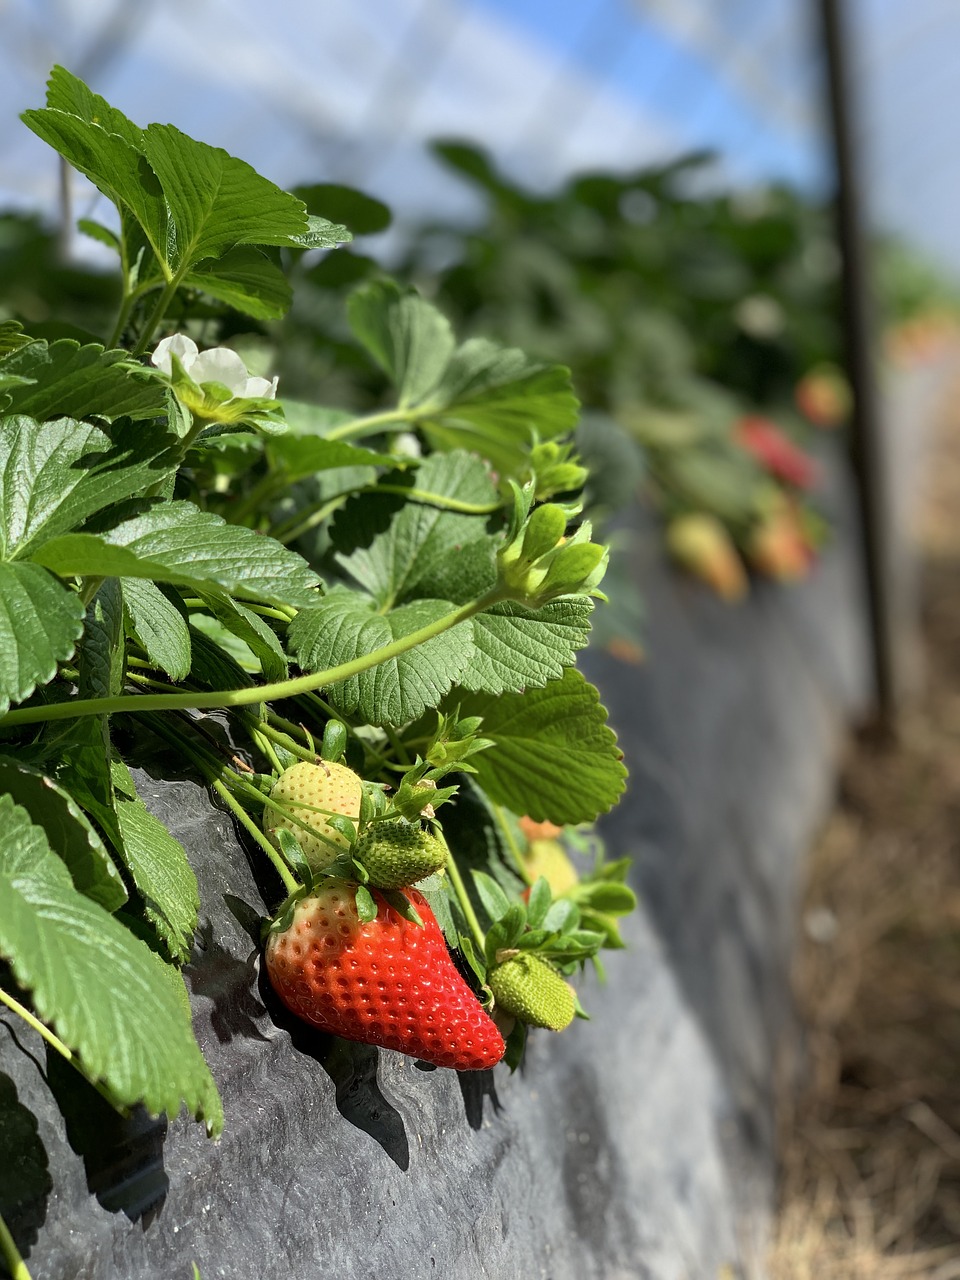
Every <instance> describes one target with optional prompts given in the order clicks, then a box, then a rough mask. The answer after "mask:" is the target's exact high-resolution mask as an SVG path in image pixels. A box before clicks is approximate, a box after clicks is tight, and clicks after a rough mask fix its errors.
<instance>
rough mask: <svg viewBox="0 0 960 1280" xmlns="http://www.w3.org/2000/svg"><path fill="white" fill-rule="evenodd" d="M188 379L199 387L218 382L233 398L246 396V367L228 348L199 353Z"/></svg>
mask: <svg viewBox="0 0 960 1280" xmlns="http://www.w3.org/2000/svg"><path fill="white" fill-rule="evenodd" d="M190 377H191V378H192V379H193V380H194V382H196V383H199V384H200V385H201V386H202V385H203V383H205V382H219V383H220V384H221V386H224V387H226V388H227V390H228V391H230V392H231V393H232V394H233V395H235V396H244V395H246V394H247V392H246V386H247V383H248V381H249V375H248V373H247V366H246V365H245V364H244V363H243V361H242V360H241V359H240V357H239V356H238V355H237V353H236V352H235V351H231V350H230V348H229V347H211V348H210V350H209V351H201V352H200V354H199V355H198V356H197V358H196V360H195V361H194V362H193V367H192V368H191V370H190Z"/></svg>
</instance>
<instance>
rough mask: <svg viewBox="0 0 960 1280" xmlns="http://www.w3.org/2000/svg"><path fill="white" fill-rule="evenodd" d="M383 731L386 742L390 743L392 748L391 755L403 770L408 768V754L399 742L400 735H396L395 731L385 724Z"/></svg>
mask: <svg viewBox="0 0 960 1280" xmlns="http://www.w3.org/2000/svg"><path fill="white" fill-rule="evenodd" d="M383 731H384V733H385V734H386V735H387V741H388V742H389V743H390V745H391V747H393V754H394V755H395V756H396V757H397V760H398V761H399V762H400V764H401V765H402V766H403V767H404V768H409V767H410V763H411V761H410V753H409V752H408V751H407V748H406V747H405V746H404V745H403V743H402V742H401V741H400V735H399V734H398V733H397V731H396V729H392V728H391V727H390V725H388V724H385V725H384V726H383Z"/></svg>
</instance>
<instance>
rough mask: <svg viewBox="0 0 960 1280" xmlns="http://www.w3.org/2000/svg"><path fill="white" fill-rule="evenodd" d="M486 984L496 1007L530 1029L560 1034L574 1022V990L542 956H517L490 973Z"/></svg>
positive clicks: (527, 953)
mask: <svg viewBox="0 0 960 1280" xmlns="http://www.w3.org/2000/svg"><path fill="white" fill-rule="evenodd" d="M487 983H488V985H489V987H490V990H491V991H492V992H493V996H494V999H495V1000H496V1002H497V1006H498V1007H499V1008H500V1009H502V1010H503V1011H504V1012H505V1013H512V1014H513V1016H514V1017H515V1018H518V1019H519V1020H520V1021H521V1022H526V1023H527V1024H528V1025H529V1026H531V1027H546V1028H548V1030H550V1031H562V1030H563V1029H564V1027H568V1026H569V1025H570V1023H571V1022H572V1021H573V1015H574V1011H575V1009H576V1000H577V998H576V995H575V994H574V990H573V987H571V986H570V983H569V982H564V980H563V978H561V976H560V974H559V973H557V971H556V969H554V967H553V966H552V965H551V964H548V962H547V961H546V960H544V959H543V958H542V957H541V956H537V955H533V954H532V953H530V952H528V951H521V952H518V953H517V954H516V955H514V956H511V957H510V958H509V959H508V960H505V961H504V962H503V963H502V964H498V965H497V966H496V967H495V968H494V969H491V971H490V973H489V975H488V977H487Z"/></svg>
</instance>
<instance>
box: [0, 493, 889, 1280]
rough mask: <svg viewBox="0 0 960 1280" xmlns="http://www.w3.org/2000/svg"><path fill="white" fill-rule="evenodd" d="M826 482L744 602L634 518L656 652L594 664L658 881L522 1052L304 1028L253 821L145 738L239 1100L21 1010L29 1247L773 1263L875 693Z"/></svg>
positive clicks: (170, 1269) (595, 658) (362, 1260)
mask: <svg viewBox="0 0 960 1280" xmlns="http://www.w3.org/2000/svg"><path fill="white" fill-rule="evenodd" d="M831 505H832V506H833V507H834V509H835V510H834V514H835V515H836V517H837V518H838V521H839V524H838V532H837V536H836V538H835V540H834V541H833V543H832V545H831V546H830V548H829V549H828V550H827V552H826V553H825V555H824V556H823V558H822V562H821V563H820V565H819V566H818V568H817V570H816V572H815V573H814V574H813V576H812V577H811V578H810V580H809V581H807V582H806V583H804V584H802V585H800V586H798V587H796V588H792V589H779V588H776V587H773V586H761V587H759V588H758V589H757V590H755V591H754V592H753V593H752V595H751V596H750V598H749V599H748V600H747V601H745V602H744V603H742V604H740V605H737V606H735V607H730V606H727V605H724V604H723V603H722V602H720V601H718V600H716V599H714V598H713V597H712V596H710V595H709V594H708V593H707V592H706V591H705V590H704V589H703V588H701V587H700V586H698V585H697V584H695V583H693V582H691V581H687V580H685V579H683V578H681V577H679V576H677V575H676V574H675V573H674V572H672V571H671V570H670V569H669V568H668V567H667V566H666V565H665V564H664V563H663V560H662V553H661V550H660V546H659V540H658V538H657V537H656V536H655V534H654V532H653V529H652V526H651V525H650V524H649V522H648V518H647V516H646V514H645V513H643V512H641V511H639V510H638V511H635V512H634V513H633V514H632V515H631V516H630V517H629V519H628V520H627V521H626V524H625V527H626V528H627V529H629V534H630V545H631V548H632V549H631V551H630V552H629V554H630V555H631V557H632V558H631V562H630V563H631V572H632V573H633V574H634V576H635V577H636V580H637V581H638V582H639V583H640V584H641V585H642V589H643V591H644V594H645V597H646V599H647V602H648V606H649V608H648V619H649V621H648V627H647V631H646V634H645V636H644V637H643V643H644V647H645V649H646V651H647V655H648V660H647V661H646V662H644V663H643V664H641V665H635V664H633V663H631V662H625V661H623V660H620V659H618V658H616V657H614V656H612V655H610V654H608V653H605V652H603V651H597V650H591V651H589V652H588V653H587V655H586V656H585V657H584V659H583V661H582V666H583V668H584V670H585V672H586V674H587V675H588V677H589V678H591V679H593V680H595V681H596V682H597V683H598V684H599V686H600V688H601V691H602V693H603V696H604V700H605V701H606V703H607V705H608V706H609V708H610V712H611V722H612V723H613V724H614V726H615V727H616V728H617V730H618V732H619V734H620V739H621V742H622V745H623V748H624V751H625V754H626V759H627V763H628V765H629V767H630V770H631V775H632V786H631V788H630V790H629V792H628V795H627V797H626V799H625V800H624V801H623V803H622V804H621V805H620V806H619V808H618V809H617V810H615V812H614V814H613V815H611V816H610V817H609V818H608V819H607V820H606V821H605V823H604V830H605V835H606V838H607V840H608V844H609V848H610V852H611V854H612V855H614V856H618V855H621V854H629V855H632V856H633V857H634V858H635V863H634V867H633V873H632V879H633V883H634V886H635V887H636V888H637V889H638V891H639V892H640V894H641V910H640V911H639V912H638V913H636V914H635V915H634V916H632V917H629V918H628V919H627V920H626V921H625V926H624V927H625V936H626V938H627V942H628V949H627V950H625V951H622V952H614V953H611V954H610V956H609V959H608V960H607V961H606V968H607V971H608V974H609V984H608V985H607V986H606V987H603V986H600V985H599V984H598V983H597V982H596V980H595V979H593V980H588V981H587V982H586V983H585V984H584V989H583V1000H584V1003H585V1005H586V1006H587V1007H588V1009H589V1011H590V1013H591V1017H592V1021H590V1022H589V1023H580V1024H578V1025H577V1026H576V1027H575V1028H573V1029H572V1030H571V1031H569V1032H568V1033H567V1034H565V1035H563V1036H553V1035H552V1034H551V1033H549V1032H535V1033H533V1035H532V1036H531V1040H530V1043H529V1046H528V1053H527V1059H526V1062H525V1064H524V1067H523V1069H522V1070H520V1071H519V1072H517V1073H516V1074H514V1075H510V1073H509V1072H508V1071H507V1069H506V1068H505V1067H502V1066H501V1067H498V1068H497V1069H496V1070H495V1071H494V1072H493V1073H478V1074H466V1075H461V1076H458V1075H456V1074H455V1073H454V1072H452V1071H449V1070H445V1069H439V1070H423V1069H421V1068H420V1067H418V1065H417V1063H416V1062H414V1061H413V1060H412V1059H410V1058H406V1057H403V1056H401V1055H399V1054H397V1053H394V1052H390V1051H383V1050H377V1049H374V1048H370V1047H367V1046H361V1045H353V1044H348V1043H347V1042H343V1041H334V1040H332V1039H330V1038H328V1037H325V1036H323V1035H320V1034H315V1033H313V1032H311V1031H310V1030H308V1029H305V1028H304V1027H301V1026H294V1025H293V1023H292V1021H291V1019H290V1018H289V1017H288V1016H287V1015H286V1014H285V1013H284V1012H283V1010H282V1009H281V1008H279V1007H278V1005H277V1002H276V1001H275V999H274V998H273V997H272V995H271V994H270V992H269V991H268V989H267V988H266V985H265V983H264V981H263V980H262V979H261V977H260V975H259V964H258V959H257V947H256V942H255V938H256V930H257V923H258V917H259V916H260V915H262V914H264V913H265V912H266V911H267V910H268V904H267V903H266V902H265V901H264V898H263V897H262V896H261V892H260V889H259V887H258V882H257V878H256V876H255V875H254V873H253V872H252V871H251V870H249V869H248V868H247V866H246V865H245V864H244V863H243V862H242V853H241V850H240V848H239V846H238V843H237V835H236V832H235V830H234V827H233V822H232V819H231V818H230V817H229V816H228V815H227V814H226V813H224V812H222V811H220V810H219V809H217V808H216V807H215V806H214V805H213V804H212V802H211V800H210V798H209V796H208V794H207V792H206V790H205V789H204V788H203V787H202V786H201V785H200V784H199V783H198V782H197V781H196V780H194V779H192V778H190V777H186V776H183V775H182V773H181V774H180V775H179V776H177V774H176V765H177V762H176V761H175V760H173V759H172V758H171V757H170V755H169V754H167V755H166V756H165V757H162V761H160V757H159V756H158V759H157V760H152V759H151V756H150V751H151V749H152V748H151V747H150V745H149V744H145V747H144V750H145V752H146V757H145V759H144V761H143V764H142V767H141V768H140V769H138V770H137V771H136V774H135V776H136V780H137V785H138V788H139V789H140V790H141V794H142V795H143V797H144V799H145V800H146V802H147V804H148V806H149V807H150V808H151V809H152V810H153V811H154V812H155V813H156V814H157V815H158V816H159V817H161V818H162V819H163V821H164V822H165V823H167V824H168V825H169V827H170V829H171V830H172V831H173V832H174V834H175V835H176V836H177V837H178V838H179V839H180V840H181V841H182V842H183V844H184V845H185V847H186V848H187V851H188V854H189V856H190V860H191V862H192V863H193V865H194V866H195V867H196V868H197V871H198V876H199V880H200V889H201V900H202V908H201V929H200V933H199V935H198V946H197V948H196V951H195V954H194V958H193V961H192V963H191V965H190V966H189V968H188V969H187V971H186V974H187V980H188V986H189V989H190V992H191V999H192V1004H193V1008H194V1014H195V1023H196V1027H197V1030H198V1035H199V1039H200V1042H201V1045H202V1047H203V1050H204V1053H205V1054H206V1055H207V1057H208V1060H209V1062H210V1064H211V1067H212V1070H213V1074H214V1076H215V1078H216V1081H217V1083H218V1085H219V1088H220V1090H221V1093H222V1095H223V1099H224V1106H225V1111H226V1127H225V1131H224V1136H223V1138H222V1139H221V1140H220V1141H219V1142H218V1143H216V1144H214V1143H212V1142H209V1141H208V1140H206V1139H205V1138H204V1136H203V1134H202V1131H201V1130H200V1128H199V1127H198V1126H196V1125H195V1124H193V1123H188V1122H187V1121H186V1120H185V1119H184V1118H181V1119H180V1120H178V1121H177V1122H175V1123H173V1124H171V1125H169V1126H167V1124H166V1123H164V1122H159V1121H151V1120H150V1119H149V1118H148V1117H146V1116H145V1115H142V1114H141V1115H137V1116H135V1117H134V1118H133V1119H131V1120H129V1121H122V1120H119V1119H118V1118H117V1117H116V1116H115V1115H114V1113H113V1112H112V1111H111V1110H110V1109H109V1108H108V1107H107V1106H106V1105H105V1104H104V1103H103V1102H102V1101H101V1099H100V1098H99V1097H98V1095H97V1094H96V1093H95V1092H94V1091H93V1090H92V1089H91V1088H90V1087H89V1086H88V1085H87V1084H86V1083H85V1082H84V1081H83V1080H82V1078H80V1077H79V1076H78V1075H77V1074H76V1073H74V1072H73V1071H72V1070H71V1069H70V1068H69V1067H67V1066H65V1065H64V1064H62V1063H61V1062H60V1061H59V1060H56V1058H55V1056H54V1055H49V1056H48V1055H46V1054H45V1052H44V1048H43V1045H42V1042H41V1040H40V1039H39V1037H37V1036H35V1035H34V1034H33V1033H32V1032H31V1031H30V1030H29V1029H27V1028H26V1027H25V1026H24V1025H23V1024H22V1023H21V1022H19V1020H17V1019H14V1018H13V1017H12V1016H10V1015H6V1014H3V1015H0V1021H2V1022H3V1026H2V1029H0V1146H2V1147H3V1149H4V1150H5V1151H12V1152H14V1153H15V1155H14V1159H13V1162H12V1163H9V1162H8V1164H7V1165H6V1167H5V1168H4V1169H3V1171H2V1172H0V1209H2V1212H3V1215H4V1217H5V1218H6V1220H7V1222H8V1223H9V1224H10V1226H11V1228H12V1230H13V1232H14V1234H15V1236H16V1238H17V1240H18V1242H19V1244H20V1246H21V1248H22V1249H23V1250H25V1251H27V1250H28V1251H29V1257H28V1263H29V1265H30V1267H31V1271H32V1273H33V1275H34V1276H35V1277H50V1278H54V1277H57V1278H59V1277H71V1280H74V1278H76V1280H80V1278H81V1277H82V1278H84V1280H113V1278H116V1280H120V1278H122V1280H139V1278H141V1277H144V1278H145V1277H155V1278H157V1280H160V1278H161V1277H162V1278H163V1280H171V1278H174V1277H183V1280H190V1277H191V1276H192V1271H191V1264H192V1263H196V1265H197V1267H198V1268H199V1272H200V1274H201V1276H202V1277H203V1278H204V1280H210V1277H214V1276H229V1277H247V1276H250V1277H253V1276H256V1277H265V1278H269V1277H280V1276H289V1275H298V1276H307V1275H314V1274H321V1272H322V1273H324V1274H326V1273H337V1274H340V1275H345V1276H357V1277H360V1276H367V1275H371V1274H377V1275H380V1276H383V1277H386V1278H388V1280H414V1278H416V1277H429V1276H459V1277H473V1276H490V1277H498V1278H502V1280H508V1278H512V1277H515V1276H518V1275H530V1276H543V1277H550V1278H551V1280H566V1278H568V1277H569V1280H586V1278H588V1277H597V1278H598V1280H601V1278H602V1280H615V1278H617V1277H623V1278H624V1280H626V1278H627V1277H630V1278H631V1280H633V1278H635V1277H645V1276H652V1277H657V1278H658V1280H659V1278H660V1277H663V1278H664V1280H667V1278H668V1277H680V1276H698V1277H699V1276H712V1275H717V1274H719V1273H720V1271H721V1268H722V1267H723V1266H725V1265H726V1266H729V1267H730V1268H732V1272H731V1273H732V1274H734V1275H737V1274H743V1275H755V1274H761V1271H760V1270H759V1266H760V1264H759V1262H758V1259H759V1258H760V1256H761V1254H762V1248H763V1241H764V1237H765V1232H766V1229H767V1223H768V1220H769V1214H770V1209H771V1202H772V1195H773V1176H772V1174H773V1162H774V1152H773V1124H772V1103H771V1095H772V1079H773V1071H774V1063H775V1058H776V1049H777V1044H778V1042H779V1040H780V1038H781V1037H782V1035H783V1034H784V1031H785V1030H786V1029H787V1028H788V1024H789V999H788V994H787V964H788V957H789V952H790V943H791V933H792V922H793V916H794V908H795V903H796V892H797V880H798V872H799V870H800V867H801V863H802V858H803V855H804V852H805V850H806V848H807V847H808V844H809V841H810V839H811V836H812V834H813V833H814V831H815V829H816V827H817V824H818V822H819V821H820V819H821V816H822V814H823V813H824V810H825V808H826V806H827V805H828V803H829V800H830V797H831V792H832V786H833V779H834V768H835V759H836V751H837V746H838V743H839V741H840V739H841V737H842V734H843V732H844V729H845V726H846V724H847V722H848V719H849V717H850V715H851V713H852V712H854V711H856V710H857V709H859V708H861V707H862V706H863V704H864V700H865V695H866V688H865V686H866V683H867V671H868V663H867V659H866V655H865V647H864V636H863V624H862V618H863V606H862V600H861V587H860V577H859V572H858V567H857V554H856V547H855V540H854V538H853V536H852V534H851V532H850V527H849V526H850V516H851V511H850V503H849V498H848V496H847V495H846V492H845V491H842V490H838V492H837V493H836V494H835V495H834V497H833V500H832V503H831ZM158 761H160V762H162V765H163V772H164V776H165V777H166V778H169V777H170V771H171V768H172V769H173V770H174V777H173V780H160V778H159V773H160V769H159V768H158ZM238 861H239V863H240V865H238Z"/></svg>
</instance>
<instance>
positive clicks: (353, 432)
mask: <svg viewBox="0 0 960 1280" xmlns="http://www.w3.org/2000/svg"><path fill="white" fill-rule="evenodd" d="M417 416H418V415H417V414H416V413H412V412H411V411H410V410H409V409H384V410H383V411H382V412H380V413H368V414H366V415H365V416H364V417H362V418H351V419H350V421H349V422H344V423H342V424H341V425H340V426H339V427H334V428H333V430H332V431H328V432H327V434H326V436H325V437H324V438H325V439H326V440H349V439H350V437H351V436H368V435H372V434H373V432H375V431H381V430H382V429H383V428H384V427H385V426H388V425H390V424H391V423H396V426H395V427H394V430H396V431H402V430H403V429H404V427H408V426H409V425H410V423H411V422H415V421H416V419H417Z"/></svg>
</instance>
